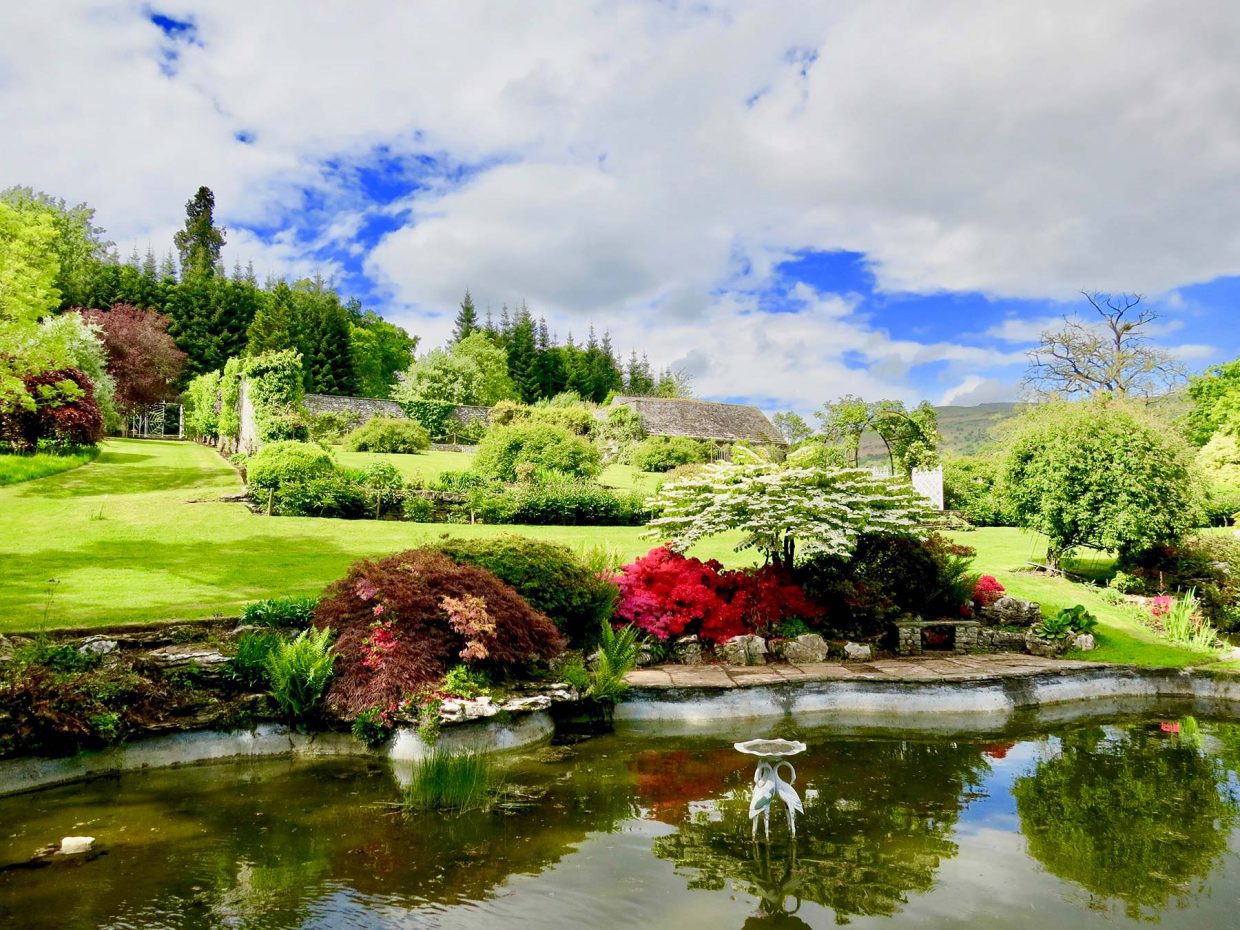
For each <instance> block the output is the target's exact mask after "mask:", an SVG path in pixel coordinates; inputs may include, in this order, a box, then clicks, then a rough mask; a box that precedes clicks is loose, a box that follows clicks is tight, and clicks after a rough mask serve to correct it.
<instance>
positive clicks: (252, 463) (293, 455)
mask: <svg viewBox="0 0 1240 930" xmlns="http://www.w3.org/2000/svg"><path fill="white" fill-rule="evenodd" d="M335 467H336V466H335V463H334V462H332V457H331V456H330V455H328V454H327V453H326V452H325V451H323V449H322V448H320V447H319V446H316V445H312V444H310V443H308V442H295V441H287V442H273V443H269V444H268V445H265V446H263V447H262V448H261V449H259V450H258V451H257V452H256V453H254V454H253V455H252V456H250V458H249V459H248V460H247V462H246V467H245V477H246V482H247V483H248V484H249V486H250V488H252V489H256V490H262V491H267V490H278V489H279V488H281V487H282V486H284V485H286V484H293V483H295V482H302V481H307V480H310V479H312V478H320V477H322V476H323V475H326V474H329V473H331V472H332V470H333V469H334V468H335Z"/></svg>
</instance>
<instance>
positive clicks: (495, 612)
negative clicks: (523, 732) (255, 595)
mask: <svg viewBox="0 0 1240 930" xmlns="http://www.w3.org/2000/svg"><path fill="white" fill-rule="evenodd" d="M316 621H317V623H318V624H319V625H320V626H323V627H331V628H333V629H336V630H338V631H339V638H338V640H337V643H336V651H337V653H338V656H339V659H338V667H337V675H336V678H335V680H334V682H333V684H332V689H331V693H330V694H329V695H328V702H329V704H330V705H331V706H332V708H333V709H335V710H336V711H337V712H339V713H343V714H347V715H349V716H355V715H356V714H358V713H360V712H361V711H363V710H365V709H366V708H368V707H375V706H381V707H387V706H390V705H391V704H394V703H397V702H400V701H402V700H404V699H405V697H406V696H407V695H410V694H416V693H418V691H419V690H421V689H423V688H427V687H429V686H433V685H434V684H435V683H436V682H438V681H439V680H440V679H441V678H442V677H443V675H444V674H445V673H446V672H447V671H448V670H449V669H451V668H452V667H453V666H455V665H458V664H460V663H461V662H462V661H464V662H465V663H466V664H467V665H469V666H471V667H479V668H482V669H486V670H490V671H495V672H500V673H507V672H509V671H511V670H513V669H515V668H518V667H521V666H524V665H526V664H528V663H529V662H531V661H534V660H537V659H549V658H551V657H552V656H554V655H556V654H557V653H559V652H560V651H561V650H562V649H563V647H564V641H563V639H562V638H561V636H560V634H559V632H558V631H557V630H556V628H555V625H554V624H553V623H552V622H551V620H549V619H548V618H547V617H546V616H545V615H544V614H541V613H539V612H538V611H536V610H535V609H534V608H533V607H531V606H530V605H529V604H528V603H527V602H526V601H525V600H524V599H523V598H522V597H521V596H520V595H519V594H517V592H516V591H515V590H513V589H512V588H511V587H510V586H509V585H507V584H505V583H504V582H502V581H500V580H499V579H498V578H496V577H495V575H493V574H492V573H491V572H489V571H486V570H485V569H482V568H478V567H476V566H472V565H458V564H457V563H455V562H453V561H452V560H451V559H449V558H448V557H447V556H446V555H443V554H441V553H438V552H431V551H427V550H418V549H415V550H411V551H408V552H402V553H399V554H397V555H393V556H389V557H388V558H385V559H380V560H377V561H371V560H363V561H360V562H357V563H355V564H354V565H353V567H352V568H350V569H349V573H348V574H347V575H346V576H345V577H344V578H342V579H340V580H339V581H337V582H335V583H334V584H332V585H331V586H330V587H329V588H328V590H327V592H326V593H325V595H324V597H323V600H322V601H320V602H319V607H318V610H317V611H316Z"/></svg>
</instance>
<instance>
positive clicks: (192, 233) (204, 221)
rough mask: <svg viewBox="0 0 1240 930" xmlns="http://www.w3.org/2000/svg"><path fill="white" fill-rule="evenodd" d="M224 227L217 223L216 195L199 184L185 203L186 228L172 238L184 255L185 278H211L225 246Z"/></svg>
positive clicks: (182, 257) (182, 268)
mask: <svg viewBox="0 0 1240 930" xmlns="http://www.w3.org/2000/svg"><path fill="white" fill-rule="evenodd" d="M224 233H225V231H224V230H223V229H219V228H218V227H216V225H215V194H213V193H211V188H209V187H200V188H198V192H197V193H196V194H194V196H193V197H192V198H191V199H190V200H189V201H188V202H187V203H186V204H185V228H184V229H182V230H179V231H178V232H177V234H176V235H175V236H173V237H172V241H173V243H174V244H175V245H176V247H177V251H178V252H179V253H180V255H181V274H182V276H183V277H185V278H191V277H206V278H209V277H212V276H213V275H214V274H215V272H216V268H217V267H218V265H219V262H220V250H221V249H223V247H224Z"/></svg>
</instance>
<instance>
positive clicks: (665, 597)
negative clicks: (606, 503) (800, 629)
mask: <svg viewBox="0 0 1240 930" xmlns="http://www.w3.org/2000/svg"><path fill="white" fill-rule="evenodd" d="M616 583H617V586H618V587H619V588H620V600H619V603H618V604H617V605H616V613H615V616H616V619H617V620H622V621H626V622H628V623H631V624H633V625H634V626H636V627H637V628H638V629H640V630H642V631H644V632H646V633H649V634H650V635H652V636H654V637H656V638H657V639H660V640H668V639H672V638H673V637H677V636H684V635H688V634H697V635H698V636H700V637H702V639H705V640H709V641H711V642H716V643H720V642H723V641H725V640H728V639H731V638H732V637H733V636H739V635H740V634H742V633H752V632H755V631H757V630H761V629H766V628H769V627H771V626H774V625H775V624H777V623H780V622H781V621H783V620H787V619H791V618H793V617H797V618H800V619H802V620H813V619H817V618H818V616H819V615H820V614H821V610H820V609H819V608H818V607H817V606H815V605H814V604H812V603H811V602H810V601H809V600H808V599H807V598H806V597H805V595H804V594H803V593H802V591H801V589H800V588H799V587H797V586H796V585H795V584H793V583H792V581H791V580H789V579H788V577H787V576H786V575H785V574H784V573H783V572H782V571H780V570H779V569H777V568H775V567H774V566H770V565H768V566H764V567H762V568H759V569H751V570H734V571H729V570H728V569H725V568H724V567H723V566H722V565H721V564H720V563H719V562H717V561H714V560H713V559H712V560H711V561H709V562H703V561H701V560H700V559H695V558H686V557H685V556H683V555H681V554H680V553H678V552H673V551H672V550H670V549H668V548H666V547H663V546H661V547H659V548H657V549H652V550H650V552H648V553H647V554H646V555H644V556H642V557H641V558H640V559H638V560H637V561H636V562H633V563H631V564H629V565H625V566H624V567H623V568H621V570H620V575H619V576H617V578H616Z"/></svg>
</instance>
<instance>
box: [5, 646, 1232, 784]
mask: <svg viewBox="0 0 1240 930" xmlns="http://www.w3.org/2000/svg"><path fill="white" fill-rule="evenodd" d="M909 671H910V672H911V674H910V676H909V677H908V678H907V679H904V680H901V679H898V678H893V677H890V676H885V677H883V678H881V679H875V678H872V677H861V676H858V677H855V678H853V679H851V680H848V679H840V678H829V679H818V680H813V679H808V680H800V681H782V682H771V681H766V680H762V679H758V680H757V681H755V682H754V683H753V684H745V685H740V686H731V687H720V686H711V685H703V686H696V687H695V686H686V687H677V686H660V687H650V686H641V685H639V686H636V687H634V688H632V689H631V690H630V692H629V695H628V697H627V698H626V700H624V701H623V702H622V703H620V704H619V705H617V706H616V708H615V720H616V722H617V724H619V725H620V726H622V727H627V726H634V727H637V728H638V729H639V730H641V731H643V732H646V733H649V734H657V733H660V732H683V731H684V729H685V728H686V727H688V728H689V729H690V730H692V729H697V728H699V727H704V726H708V725H726V724H727V723H728V722H729V721H731V722H732V723H734V724H735V723H737V722H743V721H745V720H753V721H755V722H760V721H763V720H765V721H766V722H767V723H769V722H770V721H771V720H772V719H777V718H782V717H787V716H797V717H801V716H804V717H806V718H812V719H813V721H814V722H815V723H820V724H828V725H829V724H839V725H841V727H843V728H848V727H857V728H862V729H869V730H883V729H889V730H898V731H920V732H934V731H936V730H941V731H952V732H957V733H960V732H967V731H968V730H970V729H977V730H978V731H979V732H991V731H994V730H996V729H998V728H1001V727H1002V726H1004V725H1006V724H1008V723H1011V722H1014V721H1016V720H1018V719H1019V718H1020V717H1021V715H1022V713H1027V712H1031V711H1034V712H1036V711H1038V710H1039V709H1042V708H1052V709H1054V708H1059V709H1060V710H1062V711H1063V713H1060V714H1055V715H1053V716H1056V717H1059V718H1065V719H1066V718H1070V717H1072V716H1073V715H1078V716H1079V715H1087V714H1089V713H1091V711H1095V710H1096V709H1097V708H1098V706H1099V705H1100V704H1106V703H1107V702H1108V701H1112V702H1114V701H1117V700H1118V701H1121V702H1123V706H1124V708H1125V709H1127V710H1130V711H1132V710H1138V709H1153V708H1154V707H1156V706H1157V705H1158V704H1159V703H1160V702H1166V701H1171V700H1176V701H1185V700H1187V701H1191V702H1193V703H1194V705H1195V706H1197V707H1200V708H1201V709H1202V710H1203V711H1206V712H1210V713H1219V714H1229V713H1237V712H1240V676H1236V675H1229V674H1218V673H1212V672H1208V671H1201V670H1192V669H1170V668H1138V667H1133V666H1119V665H1093V664H1089V663H1077V662H1073V663H1063V667H1060V668H1045V667H1043V668H1036V669H1030V670H1028V671H1026V672H1023V673H1019V672H1018V673H1013V672H1010V671H1008V672H997V673H995V674H991V675H972V676H965V677H960V678H957V679H955V680H939V681H935V680H929V679H928V678H927V677H925V676H919V675H918V674H917V673H916V672H915V671H914V670H913V669H910V670H909ZM756 677H757V676H755V678H756ZM554 731H555V724H554V722H553V720H552V717H551V715H550V714H549V713H547V712H546V711H542V710H539V711H534V712H532V713H526V714H520V715H512V716H511V718H509V719H505V720H502V721H500V720H493V719H482V720H476V721H472V722H469V723H466V724H461V725H458V726H452V727H445V728H444V730H443V731H442V732H441V734H440V737H439V742H438V745H439V746H441V747H443V748H446V749H448V750H455V751H462V750H473V751H478V752H502V751H507V750H514V749H520V748H523V747H528V746H533V745H537V744H538V743H541V742H544V741H546V740H547V739H549V738H550V737H551V736H552V734H553V733H554ZM429 749H430V747H429V746H428V745H427V744H426V743H425V742H424V741H423V740H422V739H421V738H420V737H419V736H418V735H417V732H416V731H415V730H412V729H400V730H398V731H397V732H396V734H395V736H394V737H393V738H392V739H391V740H390V741H389V742H388V743H387V744H386V745H385V746H383V747H381V748H379V749H377V750H370V749H367V748H366V747H365V746H364V745H363V744H361V743H360V742H358V741H357V740H355V739H353V738H352V737H351V736H349V735H348V734H344V733H315V734H305V733H297V732H293V731H290V730H289V729H288V728H287V727H285V726H282V725H279V724H260V725H258V726H256V727H255V728H254V729H252V730H243V731H221V730H199V731H191V732H183V733H175V734H168V735H164V736H157V737H151V738H148V739H143V740H137V741H134V742H132V743H128V744H125V745H122V746H116V747H113V748H110V749H104V750H99V751H95V752H83V753H80V754H78V755H76V756H73V757H70V758H65V759H47V758H17V759H9V760H4V761H0V795H6V794H15V793H20V792H24V791H32V790H35V789H38V788H45V787H50V786H53V785H60V784H66V783H70V782H74V781H79V780H83V779H88V778H94V777H99V776H104V775H113V774H117V773H119V772H124V771H133V770H138V769H144V768H158V767H166V766H176V765H184V764H190V763H198V762H210V761H220V760H228V759H242V758H258V757H271V756H289V755H296V756H336V755H354V756H365V757H370V758H378V759H386V760H388V761H390V762H391V763H392V765H393V768H394V770H395V773H396V775H397V777H398V778H401V779H403V778H404V777H405V776H407V774H408V772H409V770H410V769H411V767H412V764H413V763H414V762H416V761H417V760H418V759H420V758H422V757H424V756H425V755H426V754H427V752H428V751H429Z"/></svg>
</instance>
